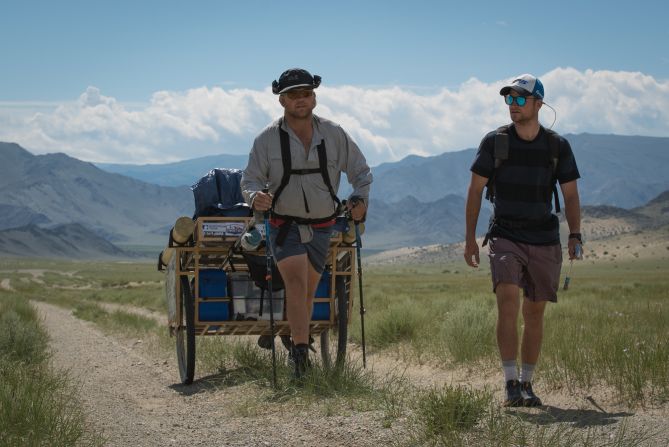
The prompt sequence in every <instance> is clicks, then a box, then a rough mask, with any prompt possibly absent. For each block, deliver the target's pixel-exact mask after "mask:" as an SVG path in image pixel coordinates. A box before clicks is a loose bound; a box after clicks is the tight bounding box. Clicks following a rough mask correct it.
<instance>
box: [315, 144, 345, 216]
mask: <svg viewBox="0 0 669 447" xmlns="http://www.w3.org/2000/svg"><path fill="white" fill-rule="evenodd" d="M316 149H317V151H318V167H319V169H320V171H321V176H322V177H323V182H324V183H325V186H327V187H328V191H329V192H330V196H332V200H334V202H335V203H336V204H337V209H336V213H337V214H339V211H340V210H341V200H339V197H337V194H335V192H334V189H333V188H332V182H331V181H330V173H329V172H328V158H327V152H326V150H325V140H321V144H319V145H318V146H317V147H316Z"/></svg>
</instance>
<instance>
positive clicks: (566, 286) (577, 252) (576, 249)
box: [562, 244, 581, 290]
mask: <svg viewBox="0 0 669 447" xmlns="http://www.w3.org/2000/svg"><path fill="white" fill-rule="evenodd" d="M574 257H575V258H576V259H581V244H576V246H575V247H574ZM573 266H574V259H570V260H569V272H567V276H565V278H564V286H562V290H567V289H569V282H570V281H571V269H572V267H573Z"/></svg>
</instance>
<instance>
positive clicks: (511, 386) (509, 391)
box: [502, 380, 531, 407]
mask: <svg viewBox="0 0 669 447" xmlns="http://www.w3.org/2000/svg"><path fill="white" fill-rule="evenodd" d="M530 389H531V388H530ZM523 404H524V402H523V396H522V395H521V393H520V382H519V381H517V380H507V382H506V400H505V401H504V403H503V404H502V405H503V406H504V407H522V406H523Z"/></svg>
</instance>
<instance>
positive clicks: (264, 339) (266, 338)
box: [258, 335, 293, 352]
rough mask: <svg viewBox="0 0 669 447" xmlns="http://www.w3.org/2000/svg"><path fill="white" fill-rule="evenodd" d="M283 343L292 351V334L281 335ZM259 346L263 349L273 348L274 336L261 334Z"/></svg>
mask: <svg viewBox="0 0 669 447" xmlns="http://www.w3.org/2000/svg"><path fill="white" fill-rule="evenodd" d="M280 337H281V343H282V344H283V346H284V347H285V348H286V349H287V350H288V351H289V352H290V349H291V346H292V343H293V342H292V341H291V340H290V335H280ZM258 346H260V347H261V348H263V349H272V336H271V335H261V336H260V337H258Z"/></svg>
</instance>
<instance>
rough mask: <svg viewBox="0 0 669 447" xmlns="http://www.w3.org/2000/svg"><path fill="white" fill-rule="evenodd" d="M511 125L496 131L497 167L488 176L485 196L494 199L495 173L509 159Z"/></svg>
mask: <svg viewBox="0 0 669 447" xmlns="http://www.w3.org/2000/svg"><path fill="white" fill-rule="evenodd" d="M509 127H511V125H510V124H507V125H504V126H501V127H498V128H497V130H496V131H495V146H494V149H493V157H494V158H495V167H494V168H493V170H492V174H490V178H488V183H486V193H485V198H486V199H488V200H490V201H491V202H492V200H493V199H494V197H495V174H496V172H497V169H498V168H499V167H500V166H501V165H502V162H503V161H504V160H508V159H509Z"/></svg>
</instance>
